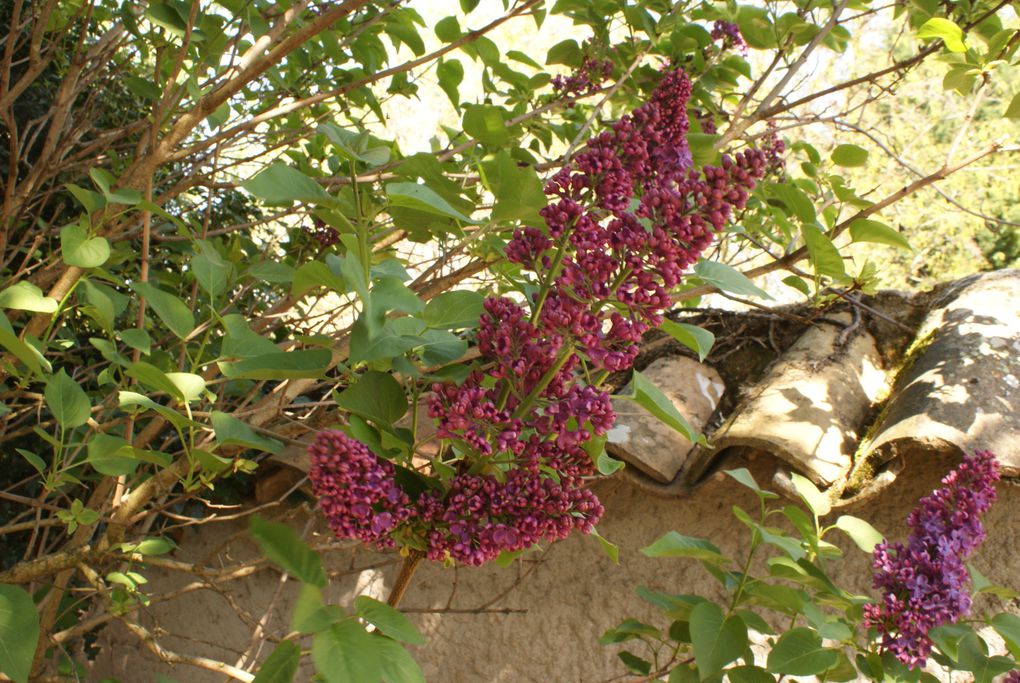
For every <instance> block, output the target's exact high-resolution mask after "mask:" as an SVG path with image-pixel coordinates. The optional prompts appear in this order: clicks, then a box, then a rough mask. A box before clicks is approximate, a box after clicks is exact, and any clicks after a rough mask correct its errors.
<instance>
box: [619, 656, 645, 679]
mask: <svg viewBox="0 0 1020 683" xmlns="http://www.w3.org/2000/svg"><path fill="white" fill-rule="evenodd" d="M616 656H617V657H619V658H620V661H621V662H623V664H624V666H626V667H627V669H629V670H630V671H632V672H634V673H636V674H638V675H639V676H645V675H647V674H648V672H649V671H651V670H652V663H651V662H649V661H648V660H647V659H642V658H641V657H638V656H637V655H636V654H634V653H632V652H628V651H627V650H624V651H623V652H618V653H617V654H616Z"/></svg>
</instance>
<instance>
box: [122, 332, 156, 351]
mask: <svg viewBox="0 0 1020 683" xmlns="http://www.w3.org/2000/svg"><path fill="white" fill-rule="evenodd" d="M117 335H118V336H119V337H120V340H121V341H122V342H124V343H125V344H127V345H128V346H130V347H131V348H132V349H138V350H139V351H141V352H142V353H143V354H145V355H146V356H147V355H149V352H150V351H152V339H151V338H150V337H149V333H148V332H146V331H145V330H139V329H137V328H131V329H129V330H120V331H119V332H117Z"/></svg>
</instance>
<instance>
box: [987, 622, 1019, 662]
mask: <svg viewBox="0 0 1020 683" xmlns="http://www.w3.org/2000/svg"><path fill="white" fill-rule="evenodd" d="M988 623H989V624H991V626H992V628H994V629H995V632H996V633H998V634H999V635H1000V636H1002V639H1003V640H1004V641H1006V647H1008V648H1009V651H1010V652H1011V653H1012V654H1013V656H1014V657H1016V658H1017V659H1020V616H1017V615H1015V614H1008V613H1006V612H1003V613H1001V614H996V615H995V616H994V617H992V618H991V619H990V620H989V622H988Z"/></svg>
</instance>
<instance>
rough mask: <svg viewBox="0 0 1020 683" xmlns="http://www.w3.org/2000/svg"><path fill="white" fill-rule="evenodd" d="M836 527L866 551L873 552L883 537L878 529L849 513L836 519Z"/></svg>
mask: <svg viewBox="0 0 1020 683" xmlns="http://www.w3.org/2000/svg"><path fill="white" fill-rule="evenodd" d="M836 528H837V529H839V530H841V531H842V532H843V533H845V534H846V535H847V536H849V537H850V540H851V541H853V542H854V543H856V544H857V547H858V548H860V549H861V550H863V551H864V552H866V553H871V552H874V550H875V546H876V545H878V544H879V543H881V542H882V539H883V536H882V534H881V533H879V531H878V529H876V528H875V527H873V526H871V525H870V524H868V523H867V522H865V521H864V520H863V519H860V518H858V517H853V516H851V515H841V516H840V518H839V519H837V520H836Z"/></svg>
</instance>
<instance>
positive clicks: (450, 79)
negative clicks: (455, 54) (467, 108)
mask: <svg viewBox="0 0 1020 683" xmlns="http://www.w3.org/2000/svg"><path fill="white" fill-rule="evenodd" d="M436 78H437V79H438V80H439V87H440V88H442V90H443V92H445V93H446V96H447V97H449V98H450V102H451V103H452V104H453V107H454V109H456V110H457V111H458V112H459V111H460V91H459V90H458V89H457V88H458V86H459V85H460V84H461V83H462V82H463V81H464V65H463V64H461V63H460V61H458V60H456V59H446V60H443V61H441V62H440V63H439V66H438V67H436Z"/></svg>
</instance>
